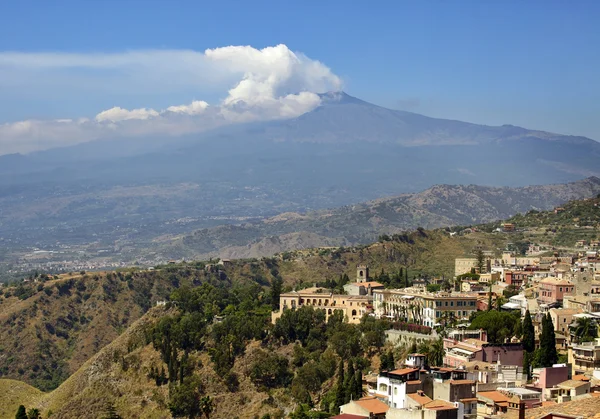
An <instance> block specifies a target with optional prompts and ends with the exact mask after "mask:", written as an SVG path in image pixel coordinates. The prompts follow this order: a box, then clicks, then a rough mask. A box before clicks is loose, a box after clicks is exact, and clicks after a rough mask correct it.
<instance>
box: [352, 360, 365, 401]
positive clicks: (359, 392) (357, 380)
mask: <svg viewBox="0 0 600 419" xmlns="http://www.w3.org/2000/svg"><path fill="white" fill-rule="evenodd" d="M354 385H355V387H354V391H353V395H354V400H358V399H360V398H361V397H362V396H363V386H362V371H361V370H360V369H359V368H357V369H356V372H355V373H354Z"/></svg>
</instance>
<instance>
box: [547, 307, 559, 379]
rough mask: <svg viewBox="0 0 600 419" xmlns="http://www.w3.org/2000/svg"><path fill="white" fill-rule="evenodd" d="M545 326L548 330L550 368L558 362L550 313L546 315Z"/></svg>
mask: <svg viewBox="0 0 600 419" xmlns="http://www.w3.org/2000/svg"><path fill="white" fill-rule="evenodd" d="M546 326H547V328H548V349H547V351H548V363H549V365H548V366H549V367H551V366H552V365H554V364H556V363H557V362H558V351H557V350H556V335H555V334H554V324H553V323H552V317H550V313H548V314H546Z"/></svg>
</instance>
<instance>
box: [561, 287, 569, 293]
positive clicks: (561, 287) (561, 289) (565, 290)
mask: <svg viewBox="0 0 600 419" xmlns="http://www.w3.org/2000/svg"><path fill="white" fill-rule="evenodd" d="M559 290H560V292H562V287H560V288H559ZM566 290H567V289H566V288H565V291H566Z"/></svg>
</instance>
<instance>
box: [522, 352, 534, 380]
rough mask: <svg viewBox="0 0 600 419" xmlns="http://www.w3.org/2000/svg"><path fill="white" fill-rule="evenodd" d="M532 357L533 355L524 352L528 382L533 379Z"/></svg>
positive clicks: (524, 369)
mask: <svg viewBox="0 0 600 419" xmlns="http://www.w3.org/2000/svg"><path fill="white" fill-rule="evenodd" d="M531 356H532V354H531V353H529V352H527V351H523V372H525V374H526V375H527V380H530V379H531Z"/></svg>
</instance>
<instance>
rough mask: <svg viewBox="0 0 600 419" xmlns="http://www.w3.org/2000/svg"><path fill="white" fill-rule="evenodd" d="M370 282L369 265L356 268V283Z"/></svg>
mask: <svg viewBox="0 0 600 419" xmlns="http://www.w3.org/2000/svg"><path fill="white" fill-rule="evenodd" d="M368 281H369V267H368V266H367V265H363V264H361V265H358V266H357V267H356V282H368Z"/></svg>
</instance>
